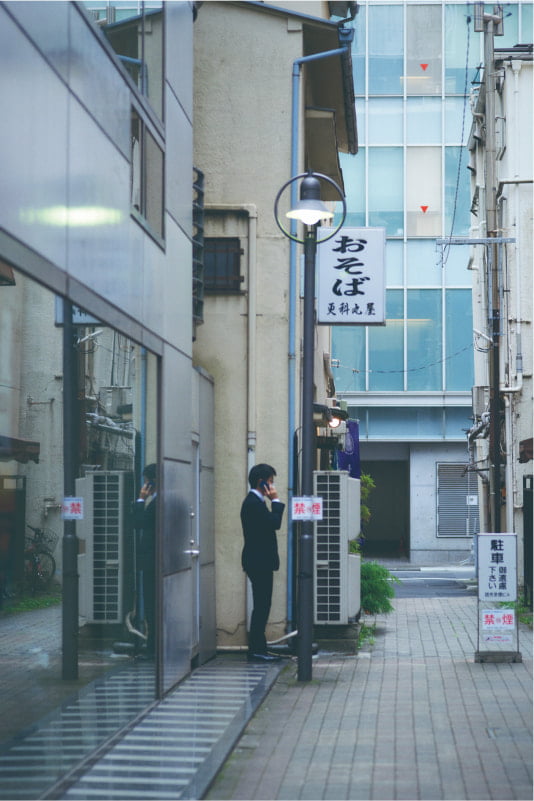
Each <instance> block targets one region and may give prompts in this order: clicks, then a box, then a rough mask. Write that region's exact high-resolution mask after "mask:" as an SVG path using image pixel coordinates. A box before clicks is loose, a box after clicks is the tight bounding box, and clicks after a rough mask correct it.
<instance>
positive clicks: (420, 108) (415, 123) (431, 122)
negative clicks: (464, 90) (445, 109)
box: [406, 97, 441, 145]
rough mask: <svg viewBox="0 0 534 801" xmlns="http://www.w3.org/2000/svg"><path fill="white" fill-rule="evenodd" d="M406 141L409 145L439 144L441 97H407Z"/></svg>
mask: <svg viewBox="0 0 534 801" xmlns="http://www.w3.org/2000/svg"><path fill="white" fill-rule="evenodd" d="M406 142H407V144H409V145H438V144H441V99H438V98H437V97H409V98H408V99H407V101H406Z"/></svg>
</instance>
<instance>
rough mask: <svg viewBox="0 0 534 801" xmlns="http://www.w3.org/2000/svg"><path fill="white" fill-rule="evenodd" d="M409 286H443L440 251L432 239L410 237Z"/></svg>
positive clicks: (408, 250)
mask: <svg viewBox="0 0 534 801" xmlns="http://www.w3.org/2000/svg"><path fill="white" fill-rule="evenodd" d="M406 262H407V264H406V266H407V284H408V286H441V282H442V266H441V258H440V251H438V250H436V243H435V242H434V241H433V240H431V239H409V240H408V245H407V250H406Z"/></svg>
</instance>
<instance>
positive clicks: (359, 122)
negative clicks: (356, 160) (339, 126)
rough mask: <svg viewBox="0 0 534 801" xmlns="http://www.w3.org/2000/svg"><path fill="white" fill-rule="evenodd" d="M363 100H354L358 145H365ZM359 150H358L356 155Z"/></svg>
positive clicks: (358, 98)
mask: <svg viewBox="0 0 534 801" xmlns="http://www.w3.org/2000/svg"><path fill="white" fill-rule="evenodd" d="M365 117H366V114H365V100H364V99H363V97H357V98H356V127H357V129H358V145H359V146H362V145H365V143H366V141H367V138H366V133H365ZM359 153H360V148H358V154H359Z"/></svg>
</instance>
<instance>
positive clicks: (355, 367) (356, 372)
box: [332, 325, 365, 392]
mask: <svg viewBox="0 0 534 801" xmlns="http://www.w3.org/2000/svg"><path fill="white" fill-rule="evenodd" d="M332 370H333V373H334V380H335V382H336V391H337V392H363V391H364V390H365V327H363V326H357V325H337V326H332Z"/></svg>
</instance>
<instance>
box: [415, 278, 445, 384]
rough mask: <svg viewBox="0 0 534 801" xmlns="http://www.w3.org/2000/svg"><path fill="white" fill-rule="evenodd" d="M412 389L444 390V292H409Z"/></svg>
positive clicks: (434, 290)
mask: <svg viewBox="0 0 534 801" xmlns="http://www.w3.org/2000/svg"><path fill="white" fill-rule="evenodd" d="M406 324H407V330H408V389H409V390H410V389H411V390H426V391H432V390H441V389H442V380H441V364H442V354H441V329H442V323H441V292H440V291H439V290H436V289H410V290H408V319H407V323H406Z"/></svg>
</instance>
